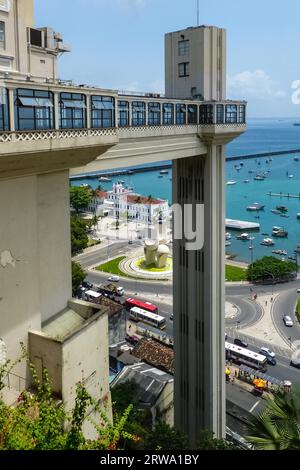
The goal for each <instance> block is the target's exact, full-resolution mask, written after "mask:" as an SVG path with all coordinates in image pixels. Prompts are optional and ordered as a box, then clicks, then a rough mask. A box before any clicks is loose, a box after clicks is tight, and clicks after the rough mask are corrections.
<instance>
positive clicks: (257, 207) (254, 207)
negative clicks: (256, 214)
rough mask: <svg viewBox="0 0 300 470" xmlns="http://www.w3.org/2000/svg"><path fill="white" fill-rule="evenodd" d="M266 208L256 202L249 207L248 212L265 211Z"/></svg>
mask: <svg viewBox="0 0 300 470" xmlns="http://www.w3.org/2000/svg"><path fill="white" fill-rule="evenodd" d="M264 208H265V206H264V205H263V204H260V203H259V202H254V203H253V204H251V206H248V207H247V211H262V210H264Z"/></svg>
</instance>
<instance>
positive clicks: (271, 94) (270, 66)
mask: <svg viewBox="0 0 300 470" xmlns="http://www.w3.org/2000/svg"><path fill="white" fill-rule="evenodd" d="M35 2H36V24H37V26H51V27H53V28H54V29H55V30H56V31H59V32H61V33H62V34H63V37H64V41H65V43H68V44H70V45H71V46H72V53H70V54H65V55H64V56H63V57H62V58H61V60H60V67H59V71H60V72H59V75H60V77H61V78H64V79H73V80H74V81H75V82H76V83H86V84H91V85H97V86H101V87H104V88H113V89H127V90H133V91H163V89H164V49H163V45H164V33H165V32H170V31H175V30H178V29H181V28H185V27H187V26H194V25H195V24H196V21H197V14H196V13H197V8H196V0H35ZM299 18H300V2H298V1H296V0H286V1H285V2H283V1H282V0H251V1H249V0H225V1H224V0H208V1H204V0H200V24H214V25H216V26H220V27H225V28H226V29H227V30H228V44H227V45H228V53H227V56H228V71H227V72H228V97H230V98H243V99H247V100H248V101H249V115H250V116H252V117H269V116H274V117H279V116H282V117H300V105H295V104H293V103H292V100H291V95H292V89H291V84H292V82H293V81H294V80H300V54H299V48H300V41H299V39H300V26H299Z"/></svg>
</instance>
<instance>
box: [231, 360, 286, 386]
mask: <svg viewBox="0 0 300 470" xmlns="http://www.w3.org/2000/svg"><path fill="white" fill-rule="evenodd" d="M239 369H240V370H242V371H243V372H248V374H250V375H255V376H256V377H259V378H261V379H263V380H266V381H267V382H269V383H272V384H274V385H278V386H280V385H282V384H283V382H282V380H279V379H277V378H276V377H272V376H270V375H268V374H266V373H264V372H261V371H259V370H256V369H251V367H247V366H245V365H243V364H241V365H240V366H239Z"/></svg>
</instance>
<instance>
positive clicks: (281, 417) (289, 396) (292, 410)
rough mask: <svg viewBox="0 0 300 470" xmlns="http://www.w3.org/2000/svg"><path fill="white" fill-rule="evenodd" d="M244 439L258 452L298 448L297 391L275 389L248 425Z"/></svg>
mask: <svg viewBox="0 0 300 470" xmlns="http://www.w3.org/2000/svg"><path fill="white" fill-rule="evenodd" d="M247 440H248V441H249V442H251V443H252V444H253V445H254V447H255V448H256V449H259V450H299V449H300V390H299V389H296V390H294V391H290V392H289V391H285V390H278V391H276V392H275V393H274V398H270V397H268V398H267V406H266V408H265V409H264V411H263V412H262V413H261V414H260V415H259V416H254V417H253V420H252V422H251V424H250V425H249V436H248V437H247Z"/></svg>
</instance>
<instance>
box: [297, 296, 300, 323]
mask: <svg viewBox="0 0 300 470" xmlns="http://www.w3.org/2000/svg"><path fill="white" fill-rule="evenodd" d="M296 315H297V317H298V319H300V299H299V300H298V302H297V307H296Z"/></svg>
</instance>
